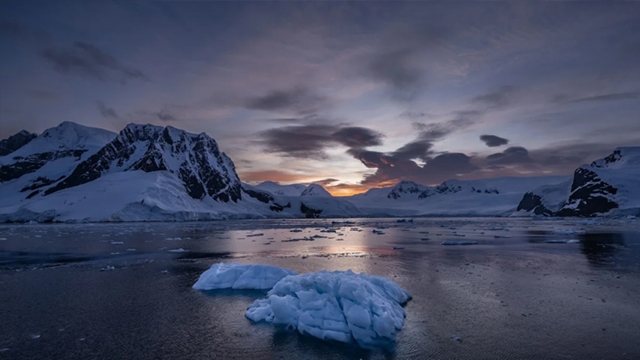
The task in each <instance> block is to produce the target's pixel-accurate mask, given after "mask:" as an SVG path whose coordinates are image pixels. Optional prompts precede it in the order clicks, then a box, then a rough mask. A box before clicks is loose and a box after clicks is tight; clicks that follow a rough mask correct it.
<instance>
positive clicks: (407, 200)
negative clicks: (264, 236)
mask: <svg viewBox="0 0 640 360" xmlns="http://www.w3.org/2000/svg"><path fill="white" fill-rule="evenodd" d="M564 179H565V178H564V177H556V176H551V177H531V178H513V177H512V178H494V179H484V180H470V181H461V180H448V181H445V182H443V183H442V184H440V185H438V186H424V185H420V184H416V183H414V182H411V181H401V182H399V183H398V184H396V185H395V186H393V187H390V188H377V189H370V190H369V191H367V192H366V193H364V194H359V195H354V196H352V197H351V198H349V201H350V202H352V203H353V204H354V205H356V206H357V207H358V208H359V209H360V210H361V211H363V212H365V213H368V214H374V215H378V216H387V215H396V216H419V215H476V216H477V215H487V216H495V215H507V214H510V213H511V212H513V211H515V209H516V206H517V204H518V201H519V200H520V199H521V198H522V194H523V193H525V192H526V191H527V189H531V188H532V187H537V186H540V185H542V184H549V183H551V184H555V183H558V182H560V181H562V180H564Z"/></svg>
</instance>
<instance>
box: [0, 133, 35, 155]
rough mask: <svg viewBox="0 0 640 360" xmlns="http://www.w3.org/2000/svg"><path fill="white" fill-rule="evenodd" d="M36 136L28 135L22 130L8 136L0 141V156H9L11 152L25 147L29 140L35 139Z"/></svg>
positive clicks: (33, 134)
mask: <svg viewBox="0 0 640 360" xmlns="http://www.w3.org/2000/svg"><path fill="white" fill-rule="evenodd" d="M37 136H38V134H35V133H30V132H28V131H25V130H22V131H20V132H18V133H16V134H13V135H11V136H9V137H8V138H6V139H4V140H2V141H0V156H5V155H9V154H11V153H12V152H14V151H16V150H18V149H20V148H21V147H23V146H25V145H27V144H28V143H29V142H30V141H31V140H33V139H35V138H36V137H37Z"/></svg>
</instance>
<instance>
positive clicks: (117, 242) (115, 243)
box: [111, 241, 124, 245]
mask: <svg viewBox="0 0 640 360" xmlns="http://www.w3.org/2000/svg"><path fill="white" fill-rule="evenodd" d="M122 244H124V242H122V241H112V242H111V245H122Z"/></svg>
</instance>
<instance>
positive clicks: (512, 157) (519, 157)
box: [487, 146, 534, 165]
mask: <svg viewBox="0 0 640 360" xmlns="http://www.w3.org/2000/svg"><path fill="white" fill-rule="evenodd" d="M487 161H488V162H489V163H490V164H491V165H516V164H529V163H533V162H534V161H533V159H532V158H531V157H530V156H529V151H528V150H527V149H525V148H523V147H521V146H512V147H509V148H507V149H505V150H504V151H503V152H500V153H495V154H491V155H489V156H487Z"/></svg>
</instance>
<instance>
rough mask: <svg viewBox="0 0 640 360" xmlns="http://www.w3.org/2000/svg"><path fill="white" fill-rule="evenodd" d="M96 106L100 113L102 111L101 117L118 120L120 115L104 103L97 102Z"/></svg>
mask: <svg viewBox="0 0 640 360" xmlns="http://www.w3.org/2000/svg"><path fill="white" fill-rule="evenodd" d="M96 105H97V106H98V111H100V115H102V117H105V118H115V119H117V118H118V114H116V111H115V110H114V109H112V108H109V107H107V106H106V105H105V104H104V103H103V102H102V101H96Z"/></svg>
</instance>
